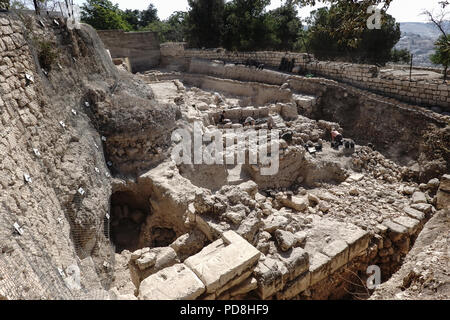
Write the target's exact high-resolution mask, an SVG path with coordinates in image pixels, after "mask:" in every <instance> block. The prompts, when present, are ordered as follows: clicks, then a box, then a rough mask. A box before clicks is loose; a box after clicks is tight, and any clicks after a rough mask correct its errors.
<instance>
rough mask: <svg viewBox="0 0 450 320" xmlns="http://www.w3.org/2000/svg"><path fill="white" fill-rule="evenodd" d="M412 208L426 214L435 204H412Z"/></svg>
mask: <svg viewBox="0 0 450 320" xmlns="http://www.w3.org/2000/svg"><path fill="white" fill-rule="evenodd" d="M411 208H413V209H415V210H419V211H422V212H423V213H425V214H430V213H431V212H432V211H433V206H432V205H431V204H428V203H417V204H412V205H411ZM416 219H417V218H416Z"/></svg>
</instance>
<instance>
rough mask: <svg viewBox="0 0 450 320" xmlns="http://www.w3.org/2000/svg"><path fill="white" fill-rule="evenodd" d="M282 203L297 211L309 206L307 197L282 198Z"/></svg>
mask: <svg viewBox="0 0 450 320" xmlns="http://www.w3.org/2000/svg"><path fill="white" fill-rule="evenodd" d="M281 203H282V204H283V205H284V206H286V207H288V208H291V209H294V210H296V211H304V210H306V209H307V208H308V201H307V200H306V199H305V198H301V197H297V196H293V197H292V198H287V197H285V198H282V199H281Z"/></svg>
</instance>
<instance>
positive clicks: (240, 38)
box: [223, 0, 276, 51]
mask: <svg viewBox="0 0 450 320" xmlns="http://www.w3.org/2000/svg"><path fill="white" fill-rule="evenodd" d="M269 4H270V0H233V1H230V2H228V3H227V4H226V6H225V28H224V38H223V45H224V47H225V48H227V49H228V50H241V51H248V50H258V49H262V48H267V47H268V46H270V44H271V43H273V42H274V41H276V39H275V38H274V33H273V28H274V25H275V24H276V22H275V19H274V18H273V17H270V16H268V15H267V14H266V11H265V9H266V7H267V6H268V5H269Z"/></svg>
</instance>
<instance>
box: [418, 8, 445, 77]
mask: <svg viewBox="0 0 450 320" xmlns="http://www.w3.org/2000/svg"><path fill="white" fill-rule="evenodd" d="M439 4H440V5H441V11H440V12H438V13H435V14H434V13H432V12H430V11H424V12H423V13H422V14H423V15H426V16H427V17H428V20H429V21H430V22H431V23H433V24H434V25H435V26H436V27H437V29H438V30H439V31H440V32H441V36H440V37H439V39H438V40H437V41H436V43H435V47H436V48H435V53H434V54H433V55H432V56H431V62H433V63H434V64H440V65H442V66H443V67H444V82H446V81H447V70H448V66H449V64H450V61H449V59H450V34H449V32H448V30H447V29H448V27H449V21H450V19H449V18H448V15H449V14H450V12H449V11H448V7H449V6H450V3H449V2H448V1H442V2H440V3H439Z"/></svg>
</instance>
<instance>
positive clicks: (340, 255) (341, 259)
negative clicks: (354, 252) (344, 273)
mask: <svg viewBox="0 0 450 320" xmlns="http://www.w3.org/2000/svg"><path fill="white" fill-rule="evenodd" d="M322 253H324V254H326V255H327V256H328V257H330V258H331V264H330V268H331V270H330V272H331V273H333V272H334V271H336V270H337V269H339V268H340V267H342V266H343V265H345V264H346V263H347V262H348V253H349V249H348V245H347V243H346V242H345V241H343V240H335V241H333V242H331V243H329V244H328V245H327V246H325V247H324V248H323V250H322Z"/></svg>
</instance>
